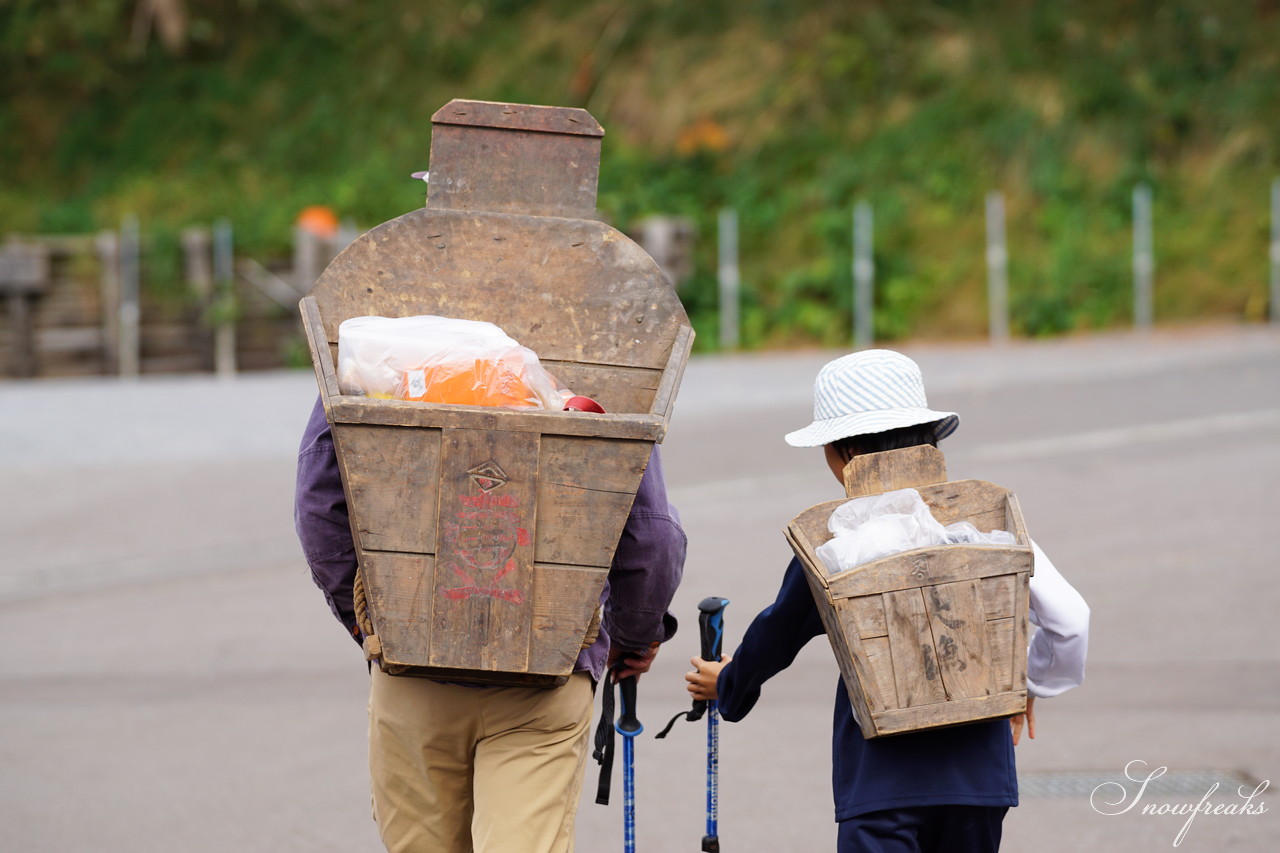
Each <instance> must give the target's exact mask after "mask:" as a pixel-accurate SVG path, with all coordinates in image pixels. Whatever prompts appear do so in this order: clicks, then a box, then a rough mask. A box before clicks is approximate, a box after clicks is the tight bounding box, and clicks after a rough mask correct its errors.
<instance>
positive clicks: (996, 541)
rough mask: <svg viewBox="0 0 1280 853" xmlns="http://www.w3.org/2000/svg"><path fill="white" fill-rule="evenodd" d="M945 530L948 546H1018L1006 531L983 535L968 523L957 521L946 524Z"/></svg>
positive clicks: (1012, 536)
mask: <svg viewBox="0 0 1280 853" xmlns="http://www.w3.org/2000/svg"><path fill="white" fill-rule="evenodd" d="M945 529H946V531H947V544H948V545H1017V544H1018V540H1017V539H1016V538H1015V537H1014V535H1013V534H1012V533H1010V532H1009V531H1007V530H992V531H991V532H990V533H983V532H982V531H981V530H979V529H978V528H976V527H974V526H973V524H972V523H971V522H968V521H957V522H956V523H955V524H948V525H947V526H946V528H945Z"/></svg>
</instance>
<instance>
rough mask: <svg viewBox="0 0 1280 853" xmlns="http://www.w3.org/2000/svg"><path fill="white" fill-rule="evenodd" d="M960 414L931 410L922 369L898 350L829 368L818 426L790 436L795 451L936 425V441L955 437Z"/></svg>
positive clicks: (817, 409) (816, 400)
mask: <svg viewBox="0 0 1280 853" xmlns="http://www.w3.org/2000/svg"><path fill="white" fill-rule="evenodd" d="M959 423H960V417H959V416H958V415H957V414H956V413H955V412H940V411H935V410H934V409H930V408H929V404H928V401H927V400H926V399H925V393H924V380H923V379H922V378H921V375H920V368H919V366H918V365H917V364H916V363H915V362H914V361H912V360H911V359H910V358H908V357H907V356H905V355H903V354H902V353H899V352H894V351H893V350H883V349H872V350H862V351H860V352H854V353H850V354H849V355H845V356H842V357H840V358H837V359H835V360H834V361H831V362H828V363H827V364H826V365H824V366H823V368H822V370H820V371H818V377H817V379H815V380H814V383H813V423H811V424H809V426H807V427H805V428H804V429H799V430H796V431H795V432H791V433H788V434H787V436H786V440H787V443H788V444H790V445H792V446H794V447H818V446H820V445H824V444H830V443H831V442H833V441H838V440H840V439H842V438H849V437H850V436H855V435H869V434H873V433H879V432H887V431H889V430H892V429H899V428H901V427H910V426H919V425H922V424H935V427H934V434H935V436H936V438H938V439H943V438H946V437H947V436H949V435H951V433H953V432H955V429H956V427H957V426H958V425H959Z"/></svg>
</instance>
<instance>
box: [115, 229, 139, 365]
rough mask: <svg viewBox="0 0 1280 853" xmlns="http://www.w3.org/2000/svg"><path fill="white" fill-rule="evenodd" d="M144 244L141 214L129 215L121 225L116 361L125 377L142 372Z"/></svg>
mask: <svg viewBox="0 0 1280 853" xmlns="http://www.w3.org/2000/svg"><path fill="white" fill-rule="evenodd" d="M140 243H141V236H140V235H139V231H138V217H136V216H134V215H133V214H129V215H128V216H126V217H125V218H124V222H122V223H121V225H120V319H119V329H120V338H119V342H120V354H119V356H118V357H117V360H116V363H117V364H118V365H119V368H120V375H121V376H124V377H135V376H137V375H138V374H139V373H141V372H142V333H141V328H140V326H141V321H142V309H141V307H140V306H139V304H138V303H139V297H140V291H141V281H140V279H141V255H142V249H141V246H140Z"/></svg>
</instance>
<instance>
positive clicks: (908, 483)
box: [844, 444, 947, 498]
mask: <svg viewBox="0 0 1280 853" xmlns="http://www.w3.org/2000/svg"><path fill="white" fill-rule="evenodd" d="M946 479H947V464H946V461H945V459H944V458H943V456H942V451H941V450H939V449H938V448H936V447H933V446H931V445H928V444H923V445H920V446H918V447H906V448H902V449H900V450H888V451H885V452H883V453H867V454H863V455H861V456H855V457H853V458H852V459H850V460H849V462H848V464H846V465H845V467H844V488H845V494H847V495H848V496H849V497H851V498H853V497H858V496H860V495H879V494H883V493H885V492H892V491H896V490H898V489H905V488H914V487H917V486H921V485H925V484H928V483H941V482H944V481H945V480H946Z"/></svg>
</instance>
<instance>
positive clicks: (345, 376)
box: [338, 315, 572, 411]
mask: <svg viewBox="0 0 1280 853" xmlns="http://www.w3.org/2000/svg"><path fill="white" fill-rule="evenodd" d="M338 388H339V390H340V391H341V392H342V393H343V394H355V395H361V396H368V397H381V398H393V399H397V400H413V401H417V402H426V403H452V404H459V405H469V406H502V407H505V408H514V409H549V410H552V411H561V410H562V409H563V408H564V405H565V399H566V398H567V397H570V396H572V393H571V392H570V391H569V390H568V389H566V388H564V387H563V386H561V385H560V383H559V382H558V381H557V380H556V378H555V377H554V376H552V375H551V374H550V373H549V372H547V370H546V369H545V368H543V366H542V364H541V363H540V362H539V361H538V356H537V355H536V354H535V353H534V352H533V350H530V349H529V348H527V347H522V346H520V344H518V343H517V342H516V341H515V340H513V339H511V338H510V337H508V336H507V335H506V333H504V332H503V331H502V329H500V328H498V327H497V326H495V325H493V324H492V323H485V322H481V321H478V320H459V319H454V318H449V317H437V316H434V315H418V316H413V317H369V316H366V317H352V318H351V319H349V320H345V321H343V323H342V324H341V325H340V326H339V327H338Z"/></svg>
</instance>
